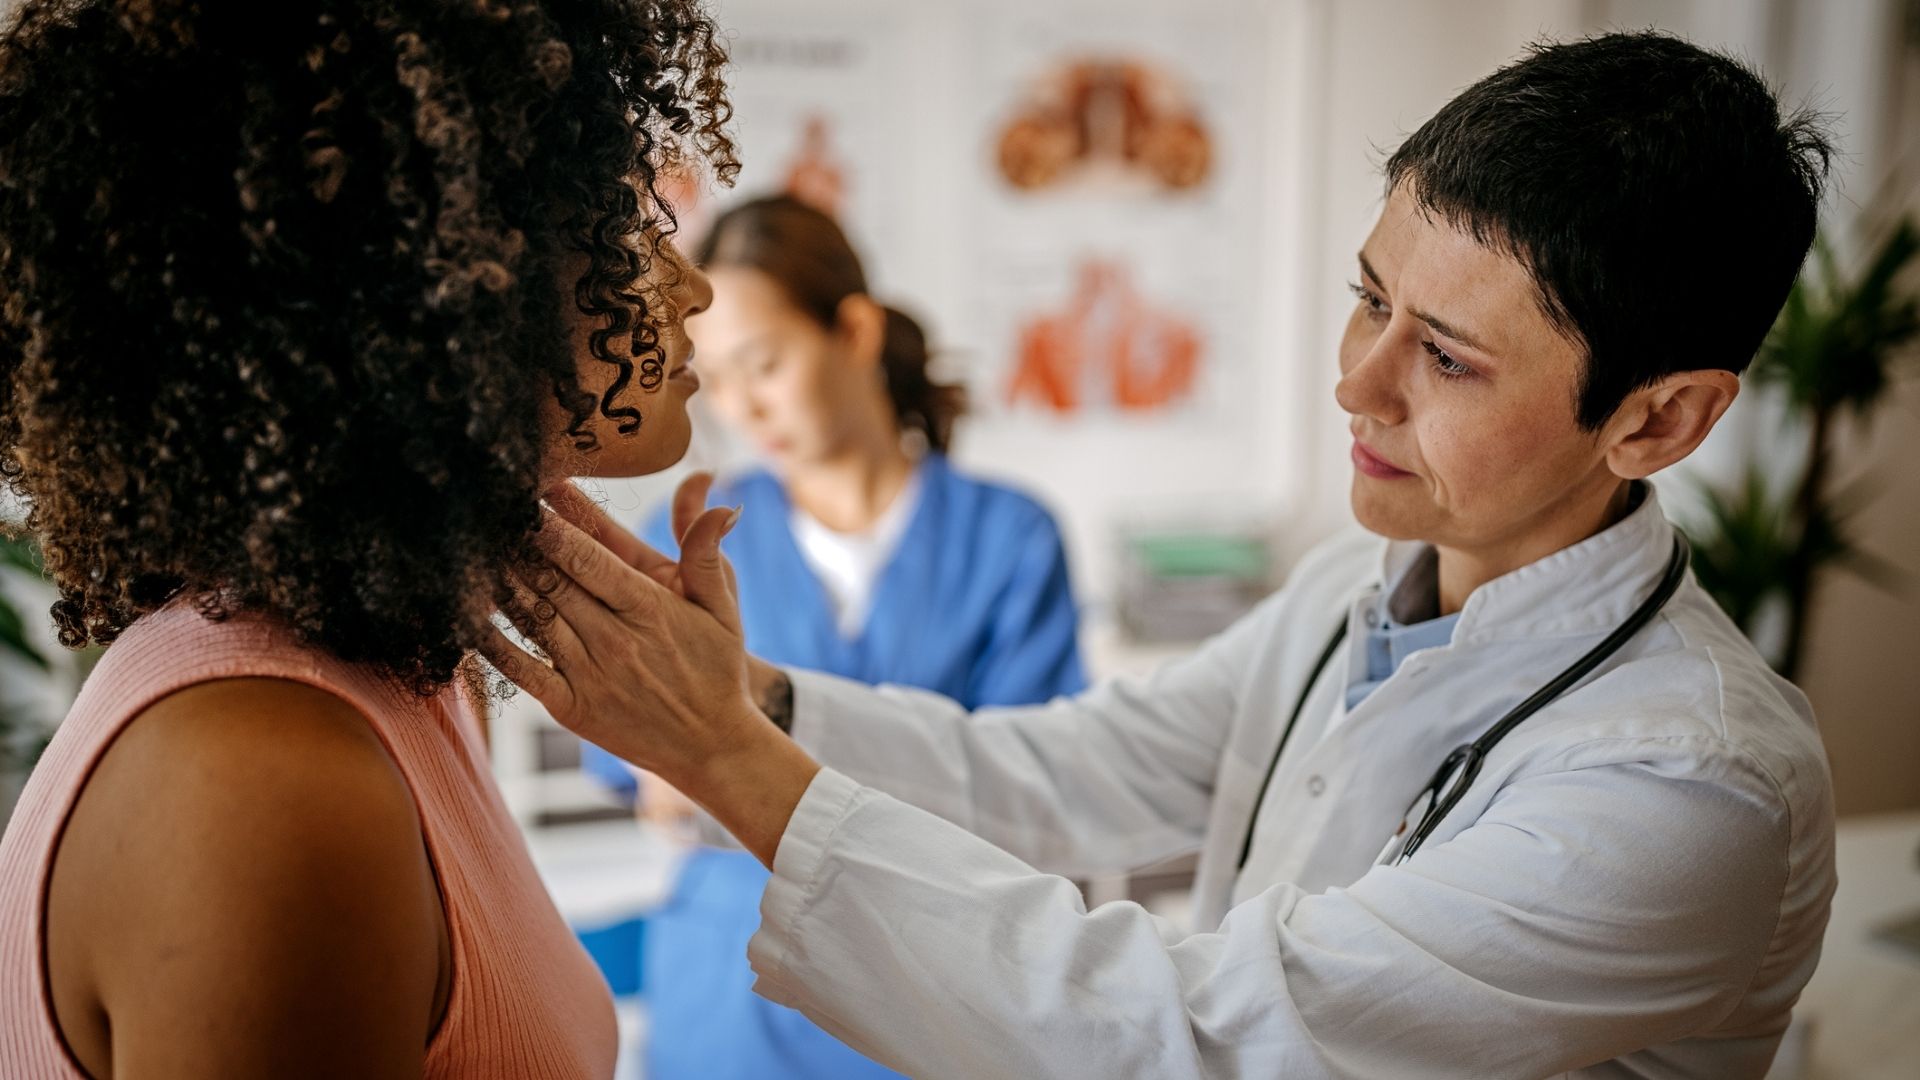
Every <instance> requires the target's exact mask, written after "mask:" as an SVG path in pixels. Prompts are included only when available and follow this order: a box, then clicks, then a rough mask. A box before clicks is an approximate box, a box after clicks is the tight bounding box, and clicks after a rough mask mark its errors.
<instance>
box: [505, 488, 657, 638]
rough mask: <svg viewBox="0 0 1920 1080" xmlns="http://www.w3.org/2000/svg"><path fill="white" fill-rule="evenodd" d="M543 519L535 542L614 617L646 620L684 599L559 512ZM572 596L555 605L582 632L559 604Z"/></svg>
mask: <svg viewBox="0 0 1920 1080" xmlns="http://www.w3.org/2000/svg"><path fill="white" fill-rule="evenodd" d="M541 517H542V520H541V523H540V531H539V532H537V533H535V534H534V536H533V542H534V544H535V545H536V546H538V547H539V548H540V551H541V553H542V554H544V555H546V557H547V561H548V562H549V563H551V564H552V565H553V566H554V568H555V569H557V570H559V571H560V573H562V574H564V575H566V576H567V577H569V578H571V579H573V582H574V584H576V585H578V586H580V589H581V590H582V591H584V592H585V593H586V594H587V595H589V596H591V597H592V598H593V599H595V600H597V601H599V604H600V605H604V607H605V609H606V610H607V611H608V612H610V613H611V614H613V615H615V616H619V617H622V618H630V619H633V620H635V621H645V620H647V619H648V618H649V617H651V616H654V615H656V614H657V613H658V612H659V610H660V607H661V605H662V603H663V602H664V601H666V600H678V599H679V597H677V596H674V595H673V594H672V593H671V592H669V591H668V590H667V588H666V587H665V586H663V585H661V584H660V582H659V581H657V580H655V579H654V578H653V577H651V576H649V575H647V574H644V573H641V572H640V571H638V570H636V569H634V568H633V567H632V566H629V565H628V564H627V563H625V562H622V561H621V560H620V559H619V558H617V557H616V556H615V555H614V554H613V552H611V551H609V550H607V549H606V548H605V547H603V546H601V544H600V543H599V542H598V541H596V540H594V539H593V538H592V537H591V536H589V535H588V534H587V533H585V532H583V531H582V530H581V529H580V528H579V526H576V525H575V524H573V523H572V522H571V521H568V520H567V519H566V518H564V517H562V516H560V515H559V514H558V513H556V512H554V511H552V510H545V511H542V513H541ZM683 576H684V575H683ZM567 595H568V594H566V593H564V592H561V593H556V595H555V596H554V598H553V599H554V601H555V606H556V607H560V609H561V613H562V614H564V615H566V616H567V619H568V621H569V622H571V623H573V625H574V629H575V631H576V632H578V631H580V630H581V629H582V627H581V624H580V620H579V619H577V618H574V616H573V615H572V614H571V613H569V612H568V611H567V608H566V607H565V605H563V604H561V603H560V601H561V599H562V598H563V597H567ZM582 637H583V638H584V637H585V635H584V634H582Z"/></svg>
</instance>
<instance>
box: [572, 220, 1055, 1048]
mask: <svg viewBox="0 0 1920 1080" xmlns="http://www.w3.org/2000/svg"><path fill="white" fill-rule="evenodd" d="M697 258H698V261H699V262H701V263H702V264H703V265H704V266H705V269H706V272H707V274H708V276H709V277H710V278H711V279H712V281H713V292H714V301H713V305H712V306H711V307H710V308H708V309H707V311H706V312H704V313H702V314H701V315H699V316H696V317H695V318H694V319H692V320H690V321H689V322H688V332H689V334H690V335H691V336H692V338H693V341H694V345H695V349H696V358H697V359H696V364H697V369H698V371H699V372H700V377H701V380H702V383H703V384H704V387H705V393H704V394H703V397H704V398H705V399H706V400H707V402H708V403H709V404H710V405H711V406H712V407H713V408H714V410H715V411H716V412H717V413H718V414H719V415H720V417H721V419H722V420H724V421H725V422H726V423H727V424H728V425H729V426H731V427H733V428H734V429H735V430H736V431H737V432H738V433H739V434H741V435H742V436H744V437H745V438H746V439H748V440H749V441H750V442H751V443H752V444H753V445H755V446H756V447H757V449H758V450H759V452H760V454H761V456H762V458H763V460H764V461H765V462H766V465H765V467H764V468H760V469H755V470H753V471H750V472H747V473H745V474H743V475H739V476H735V477H731V478H726V479H723V480H721V481H720V482H719V483H717V484H716V485H715V487H714V489H713V492H712V494H711V496H710V499H711V501H712V502H714V503H716V504H718V503H725V504H727V505H737V506H742V507H744V508H745V512H744V514H742V516H741V518H740V522H739V525H738V526H737V527H736V528H735V529H734V530H733V532H732V534H731V535H729V536H728V537H727V540H726V542H725V545H724V546H725V550H726V553H727V555H728V556H729V558H730V559H731V560H732V563H733V567H734V570H735V572H736V573H737V574H738V576H739V592H738V595H739V597H740V603H741V617H742V619H743V621H744V624H745V627H746V638H747V646H748V648H749V649H751V650H752V651H753V652H754V653H755V654H756V655H759V656H761V657H763V658H765V659H767V660H769V661H772V662H774V663H777V664H786V665H794V666H799V667H806V668H813V669H816V670H820V671H827V672H832V673H834V674H837V675H842V676H846V677H848V678H853V679H859V680H862V681H865V682H870V683H896V684H904V685H909V686H917V687H923V688H925V689H929V690H934V691H937V692H939V693H941V694H944V695H946V696H948V697H951V698H953V699H954V700H956V701H959V702H960V703H961V704H963V705H965V706H966V707H968V708H969V709H974V708H980V707H982V706H989V705H1017V704H1026V703H1031V702H1039V701H1045V700H1047V699H1048V698H1051V697H1053V696H1055V695H1060V694H1070V693H1074V692H1075V691H1078V690H1079V689H1081V687H1082V686H1083V684H1084V682H1085V678H1084V675H1083V674H1082V671H1081V666H1080V655H1079V649H1078V645H1077V631H1078V622H1077V617H1076V613H1075V610H1074V602H1073V592H1072V589H1071V587H1070V586H1069V583H1068V578H1067V564H1066V559H1065V556H1064V553H1063V551H1062V548H1061V543H1060V533H1059V529H1058V527H1057V526H1056V525H1055V524H1054V521H1053V518H1052V517H1051V515H1049V514H1048V513H1047V511H1046V510H1045V508H1043V507H1042V506H1040V504H1039V503H1037V502H1035V501H1034V500H1033V499H1032V498H1030V497H1028V496H1026V495H1023V494H1021V493H1019V492H1017V491H1014V490H1012V489H1010V488H1006V487H1002V486H999V485H997V484H992V483H988V482H986V481H983V480H979V479H976V478H974V477H970V476H967V475H966V474H964V473H962V472H960V471H958V470H956V469H955V468H954V467H953V466H952V464H951V463H949V462H948V460H947V458H946V450H947V446H948V442H949V439H950V437H951V435H952V431H953V424H954V421H955V419H957V418H958V416H959V415H960V413H961V412H962V411H963V410H964V408H965V398H964V396H963V394H962V392H961V390H960V389H959V388H958V387H953V386H945V385H941V384H939V383H937V382H935V381H934V380H933V379H932V378H931V377H930V375H929V373H928V371H927V363H928V352H927V344H926V339H925V337H924V336H923V334H922V333H921V331H920V328H919V327H918V326H917V325H915V324H914V322H913V320H911V319H909V318H907V317H906V316H904V315H902V314H900V313H899V312H896V311H893V310H890V309H888V308H886V307H884V306H882V305H881V304H879V303H877V302H875V301H874V300H873V299H872V298H871V297H870V296H869V295H868V292H867V283H866V276H865V274H864V273H863V271H862V270H861V267H860V262H859V259H858V258H857V257H856V256H855V254H854V252H853V250H852V248H851V246H849V244H848V243H847V240H846V237H845V236H844V235H843V234H842V233H841V231H840V229H839V227H838V226H837V225H835V224H834V222H833V220H832V219H831V218H828V217H827V216H826V215H824V214H821V213H819V212H818V211H815V210H813V209H811V208H809V207H807V206H805V205H803V204H801V203H799V202H797V201H795V200H792V199H789V198H784V197H782V198H771V199H762V200H758V201H755V202H750V203H746V204H743V205H741V206H739V207H737V208H735V209H734V210H732V211H730V212H729V213H727V214H725V215H723V216H722V217H721V218H720V219H719V220H718V221H716V222H715V223H714V226H713V228H712V230H711V231H710V232H709V233H708V235H707V238H706V241H705V243H704V244H703V245H702V246H701V247H700V248H699V249H698V250H697ZM644 535H645V538H646V539H647V541H648V542H649V543H651V544H653V545H654V546H655V547H656V548H658V549H660V550H662V551H665V552H668V553H670V554H671V553H676V552H677V551H678V550H679V547H678V544H677V542H676V540H677V538H676V537H674V536H673V535H672V530H671V528H670V526H669V525H668V522H667V516H666V514H665V512H664V511H663V512H662V514H661V515H660V516H658V517H656V518H655V519H653V520H652V521H651V522H650V523H649V524H648V525H647V527H646V528H645V530H644ZM587 750H588V757H587V763H588V768H589V770H590V771H591V772H593V773H594V774H595V775H596V776H598V777H600V778H601V779H603V780H605V781H607V782H608V783H610V784H613V785H615V786H617V787H619V788H620V789H621V790H623V791H624V792H625V793H627V794H628V795H629V797H632V796H633V795H634V794H635V779H634V777H633V776H632V775H631V774H630V773H629V772H627V770H626V768H625V766H624V765H622V764H620V763H618V762H617V761H615V760H614V759H612V758H611V757H610V756H608V755H606V754H604V753H603V752H600V751H597V750H595V749H594V748H593V747H591V746H589V747H588V748H587ZM646 784H647V785H648V787H649V788H650V789H655V790H650V791H649V792H648V796H649V800H650V801H658V802H662V803H668V804H670V803H671V802H672V801H673V798H674V796H673V794H672V793H671V792H670V791H659V790H657V785H658V784H659V781H657V780H652V779H648V780H647V781H646ZM766 879H767V873H766V871H765V870H764V869H762V868H761V866H760V864H759V863H758V862H756V861H755V860H754V858H753V857H752V856H751V855H747V854H745V853H743V852H738V851H722V850H718V849H706V850H702V851H701V852H699V853H698V854H696V855H695V856H694V857H693V858H692V859H691V860H690V861H689V862H688V864H687V867H686V869H685V871H684V873H683V875H682V878H681V881H680V884H679V886H678V888H677V891H676V893H675V895H674V897H673V899H672V900H671V902H670V903H669V904H668V905H667V906H666V908H664V909H663V910H662V911H661V912H659V913H658V914H657V915H656V916H654V917H653V918H651V919H650V920H649V928H648V933H647V947H646V950H645V953H644V963H645V975H644V991H645V993H646V996H647V1005H648V1018H649V1019H648V1029H649V1032H650V1039H649V1046H648V1052H647V1076H648V1077H649V1080H683V1078H684V1080H691V1078H695V1077H698V1078H700V1080H735V1078H738V1080H762V1078H771V1077H796V1078H818V1080H850V1078H863V1077H890V1076H893V1075H895V1074H894V1073H892V1072H890V1071H889V1070H886V1069H883V1068H881V1067H880V1066H878V1065H875V1064H873V1063H872V1062H869V1061H867V1060H866V1059H865V1058H863V1057H861V1056H860V1055H859V1054H857V1053H855V1052H854V1051H853V1050H851V1049H849V1048H847V1047H846V1046H845V1045H844V1044H842V1043H840V1042H839V1041H838V1040H837V1039H835V1038H834V1037H833V1036H831V1035H828V1034H827V1033H826V1032H824V1031H822V1030H820V1029H819V1028H817V1027H815V1026H814V1025H813V1024H812V1023H811V1022H810V1021H808V1020H807V1019H806V1018H805V1017H803V1016H801V1015H800V1014H799V1013H797V1012H794V1011H792V1010H790V1009H786V1008H784V1007H782V1006H778V1005H774V1004H772V1003H771V1002H768V1001H766V1000H764V999H762V998H759V997H756V996H755V995H754V994H753V993H752V990H751V987H752V985H753V974H752V972H751V971H750V970H749V968H748V965H747V959H746V952H747V939H748V938H750V937H751V936H752V934H753V931H754V929H755V928H756V927H757V926H758V924H759V902H760V895H761V892H762V891H763V889H764V887H765V884H766Z"/></svg>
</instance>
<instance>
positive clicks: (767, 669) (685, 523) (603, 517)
mask: <svg viewBox="0 0 1920 1080" xmlns="http://www.w3.org/2000/svg"><path fill="white" fill-rule="evenodd" d="M712 488H713V474H712V473H710V472H706V471H700V472H694V473H689V474H688V475H687V476H686V478H685V479H683V480H681V481H680V484H679V486H678V487H676V488H674V492H673V501H672V503H670V504H669V505H670V506H671V514H670V520H669V525H670V527H671V528H672V529H673V535H674V536H675V537H677V538H679V541H680V544H681V549H682V552H683V554H684V551H685V547H686V538H687V532H688V530H689V529H691V528H693V524H694V522H695V521H697V520H698V519H699V517H700V515H701V514H702V513H704V512H706V510H707V496H708V493H709V492H710V491H711V490H712ZM547 505H548V506H549V507H551V508H552V509H553V510H554V512H555V513H558V514H559V515H560V516H561V517H564V518H566V519H567V520H568V521H570V522H572V523H573V524H574V525H576V526H578V527H579V528H580V530H581V531H582V532H585V533H586V534H587V535H588V536H591V537H593V538H594V539H595V540H596V541H598V542H599V543H600V546H602V547H604V548H606V549H607V550H608V551H609V552H611V553H612V554H613V555H614V557H615V558H618V559H619V560H620V561H621V562H624V563H626V564H627V565H628V566H631V567H633V568H634V569H635V570H638V571H640V572H641V573H643V574H646V575H647V576H648V577H650V578H652V579H654V580H655V581H658V582H659V583H660V584H662V585H664V586H666V587H667V588H669V589H672V590H673V591H674V592H677V593H679V594H680V595H682V596H685V595H686V590H685V587H684V585H683V583H682V580H681V572H680V564H679V563H678V562H676V561H674V560H673V559H671V558H669V557H667V556H666V555H663V554H661V553H660V552H659V551H656V550H655V549H654V548H653V547H652V546H651V545H649V544H647V543H646V542H645V541H644V540H641V539H640V538H639V537H637V536H635V535H633V533H632V532H630V531H628V530H627V529H626V528H625V527H624V526H622V525H620V524H619V523H618V522H616V521H614V520H613V519H612V518H611V517H609V516H607V512H606V511H605V510H603V509H601V508H600V504H599V503H597V502H595V501H594V500H593V499H592V498H591V497H589V496H588V495H587V493H586V492H584V491H581V490H580V489H579V488H577V487H575V486H574V485H573V484H571V483H567V482H564V481H563V482H561V483H559V484H556V485H555V486H554V487H553V488H552V489H551V490H549V491H548V492H547ZM721 535H722V536H724V535H725V533H724V532H723V533H722V534H721ZM714 554H715V556H716V557H717V558H719V560H720V566H721V569H722V570H723V571H724V572H725V574H726V579H727V592H728V593H729V594H730V595H733V596H735V597H738V595H739V590H738V588H737V583H736V580H735V578H734V573H733V563H732V562H730V561H728V559H727V557H726V556H725V555H724V554H721V553H720V552H719V550H718V548H716V549H715V552H714ZM747 681H748V685H749V686H751V687H752V689H753V700H754V703H755V704H757V705H759V706H760V710H761V711H762V712H765V713H767V714H768V715H769V716H771V717H773V719H774V721H775V722H776V723H778V724H779V725H780V726H781V728H782V729H783V730H784V729H785V727H786V726H787V722H788V721H789V719H790V716H789V713H790V710H791V709H792V704H793V702H792V687H791V684H789V682H788V681H787V676H786V673H785V672H783V671H781V670H780V669H779V668H776V667H774V666H773V665H772V664H769V663H767V662H766V661H765V660H762V659H760V658H759V657H757V656H754V655H752V654H748V656H747Z"/></svg>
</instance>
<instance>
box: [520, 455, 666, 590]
mask: <svg viewBox="0 0 1920 1080" xmlns="http://www.w3.org/2000/svg"><path fill="white" fill-rule="evenodd" d="M546 499H547V505H548V506H549V507H550V508H552V510H553V511H554V512H555V513H557V514H559V515H560V516H561V517H563V518H565V519H567V520H568V521H570V522H572V523H573V524H574V525H576V526H578V527H579V529H580V530H581V531H582V532H584V533H586V534H587V535H588V536H590V537H592V538H593V539H594V540H595V541H597V542H599V544H600V545H601V546H602V547H604V548H606V549H607V550H608V551H611V552H612V553H613V555H614V557H615V558H617V559H619V560H620V561H621V562H623V563H626V564H627V565H628V566H631V567H633V568H634V569H635V570H638V571H640V572H641V573H643V574H645V575H647V576H648V577H650V578H652V579H653V580H655V581H658V582H659V583H660V584H662V585H665V586H667V587H668V588H674V587H676V585H677V583H678V580H679V576H680V566H679V564H678V563H676V562H674V561H673V560H672V559H670V558H668V557H667V556H665V555H663V554H661V553H660V552H658V551H655V550H654V549H653V547H652V546H651V545H649V544H647V543H646V542H645V541H643V540H641V539H640V538H639V537H637V536H635V535H633V533H631V532H629V531H627V530H626V529H625V528H622V527H621V526H620V524H619V523H618V522H616V521H614V520H613V518H611V517H609V516H608V515H607V512H606V511H605V510H603V509H601V507H600V504H599V503H598V502H595V501H594V499H593V497H592V496H591V495H588V494H587V493H586V492H584V491H581V490H580V489H579V488H578V487H576V486H574V484H573V483H572V482H571V481H565V480H563V481H561V482H560V483H558V484H555V485H554V486H553V487H551V488H549V489H548V490H547V494H546ZM676 535H677V534H676Z"/></svg>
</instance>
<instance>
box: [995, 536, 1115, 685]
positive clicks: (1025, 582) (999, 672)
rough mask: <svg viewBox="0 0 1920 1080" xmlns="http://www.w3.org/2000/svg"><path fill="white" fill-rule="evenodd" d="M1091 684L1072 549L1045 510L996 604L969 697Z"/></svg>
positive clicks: (1026, 540) (1027, 540)
mask: <svg viewBox="0 0 1920 1080" xmlns="http://www.w3.org/2000/svg"><path fill="white" fill-rule="evenodd" d="M1086 685H1087V676H1086V672H1085V670H1084V669H1083V668H1082V667H1081V665H1080V613H1079V611H1078V610H1076V609H1075V607H1074V602H1073V586H1072V581H1071V578H1070V577H1069V575H1068V573H1067V553H1066V550H1065V549H1064V548H1063V547H1062V546H1061V543H1060V530H1059V529H1058V528H1057V527H1056V526H1055V525H1054V523H1053V519H1051V518H1049V517H1047V516H1046V515H1045V514H1044V513H1039V514H1037V521H1036V522H1035V524H1034V525H1033V526H1032V527H1031V528H1030V529H1028V530H1026V539H1025V542H1024V544H1023V545H1022V549H1021V551H1020V554H1019V557H1018V559H1017V560H1016V562H1015V563H1014V566H1013V571H1012V573H1011V574H1010V575H1009V577H1008V580H1007V583H1006V587H1005V588H1004V589H1002V590H1001V592H1000V595H999V597H998V598H997V600H996V602H995V604H994V615H993V623H992V626H991V628H990V632H989V635H988V637H987V642H986V647H985V648H984V649H983V650H982V651H981V654H980V658H979V662H978V663H977V664H976V665H975V666H974V670H973V677H972V679H971V686H970V687H969V692H968V698H967V700H969V701H971V702H973V703H975V704H977V705H981V706H992V705H1024V704H1028V703H1031V702H1035V701H1045V700H1047V699H1048V698H1051V697H1054V696H1056V695H1059V694H1074V693H1078V692H1080V691H1081V690H1084V689H1085V688H1086Z"/></svg>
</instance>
